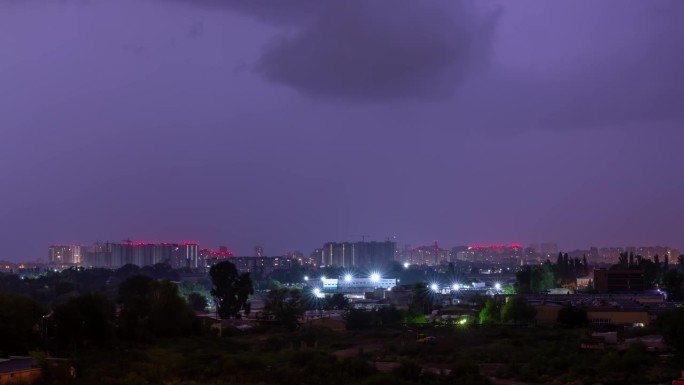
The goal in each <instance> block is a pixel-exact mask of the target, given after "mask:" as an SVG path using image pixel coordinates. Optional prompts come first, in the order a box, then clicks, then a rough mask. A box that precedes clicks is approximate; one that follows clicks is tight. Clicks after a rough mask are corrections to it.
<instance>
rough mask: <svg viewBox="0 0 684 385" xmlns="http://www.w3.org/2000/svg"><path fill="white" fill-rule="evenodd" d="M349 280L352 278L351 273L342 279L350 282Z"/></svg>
mask: <svg viewBox="0 0 684 385" xmlns="http://www.w3.org/2000/svg"><path fill="white" fill-rule="evenodd" d="M351 280H352V276H351V274H347V275H345V276H344V281H345V282H351Z"/></svg>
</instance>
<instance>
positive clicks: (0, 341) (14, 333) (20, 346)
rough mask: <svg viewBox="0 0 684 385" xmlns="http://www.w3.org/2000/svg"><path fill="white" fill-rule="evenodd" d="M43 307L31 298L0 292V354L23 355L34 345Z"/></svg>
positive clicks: (36, 342)
mask: <svg viewBox="0 0 684 385" xmlns="http://www.w3.org/2000/svg"><path fill="white" fill-rule="evenodd" d="M42 316H43V309H42V307H41V306H40V304H39V303H38V302H37V301H36V300H34V299H33V298H31V297H29V296H27V295H23V294H14V293H2V292H0V356H8V355H10V354H20V355H25V354H26V353H27V352H28V351H29V350H30V349H32V348H34V347H36V346H37V345H38V343H39V341H40V339H39V338H40V336H39V335H38V334H37V333H36V332H35V330H36V329H37V328H36V327H37V326H38V325H39V324H40V322H41V319H42ZM38 330H40V329H38Z"/></svg>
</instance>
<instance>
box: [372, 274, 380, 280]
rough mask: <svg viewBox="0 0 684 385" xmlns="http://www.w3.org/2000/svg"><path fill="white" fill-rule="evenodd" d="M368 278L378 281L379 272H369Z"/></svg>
mask: <svg viewBox="0 0 684 385" xmlns="http://www.w3.org/2000/svg"><path fill="white" fill-rule="evenodd" d="M370 279H371V281H372V282H379V281H380V274H378V273H373V274H371V276H370Z"/></svg>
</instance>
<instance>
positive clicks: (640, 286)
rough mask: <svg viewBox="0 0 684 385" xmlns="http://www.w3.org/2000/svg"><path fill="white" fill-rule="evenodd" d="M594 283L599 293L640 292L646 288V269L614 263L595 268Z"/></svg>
mask: <svg viewBox="0 0 684 385" xmlns="http://www.w3.org/2000/svg"><path fill="white" fill-rule="evenodd" d="M594 285H595V287H596V290H597V291H598V292H599V293H625V292H640V291H644V290H645V289H646V280H645V277H644V269H630V268H624V267H621V266H619V265H614V266H612V267H611V268H610V269H604V268H600V269H595V270H594Z"/></svg>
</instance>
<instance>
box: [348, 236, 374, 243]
mask: <svg viewBox="0 0 684 385" xmlns="http://www.w3.org/2000/svg"><path fill="white" fill-rule="evenodd" d="M350 237H361V242H366V238H370V235H365V234H352V235H350Z"/></svg>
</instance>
